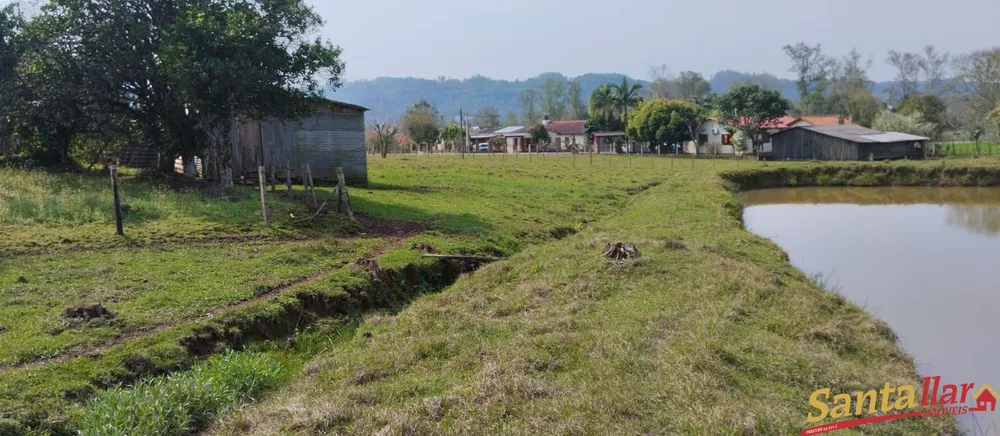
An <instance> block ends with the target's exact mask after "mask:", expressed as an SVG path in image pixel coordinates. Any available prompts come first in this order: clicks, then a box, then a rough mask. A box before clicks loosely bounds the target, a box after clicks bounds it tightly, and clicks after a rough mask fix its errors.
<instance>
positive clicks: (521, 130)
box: [493, 126, 528, 135]
mask: <svg viewBox="0 0 1000 436" xmlns="http://www.w3.org/2000/svg"><path fill="white" fill-rule="evenodd" d="M527 132H528V128H527V127H524V126H510V127H504V128H502V129H499V130H497V131H496V132H493V133H497V134H500V135H510V134H513V133H527Z"/></svg>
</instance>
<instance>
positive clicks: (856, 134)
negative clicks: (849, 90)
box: [774, 124, 930, 144]
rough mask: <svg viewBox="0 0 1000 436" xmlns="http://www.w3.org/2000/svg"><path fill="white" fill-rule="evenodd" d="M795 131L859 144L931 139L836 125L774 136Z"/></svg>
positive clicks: (814, 127) (849, 125) (806, 128)
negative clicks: (807, 131)
mask: <svg viewBox="0 0 1000 436" xmlns="http://www.w3.org/2000/svg"><path fill="white" fill-rule="evenodd" d="M795 129H805V130H810V131H813V132H816V133H819V134H821V135H826V136H831V137H834V138H840V139H846V140H848V141H851V142H857V143H859V144H887V143H893V142H908V141H929V140H930V138H925V137H923V136H917V135H911V134H908V133H899V132H883V131H880V130H873V129H869V128H867V127H862V126H859V125H856V124H834V125H829V126H800V127H795V128H792V129H788V130H783V131H781V132H778V133H775V134H774V136H777V135H781V134H784V133H785V132H789V131H792V130H795Z"/></svg>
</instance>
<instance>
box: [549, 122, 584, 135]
mask: <svg viewBox="0 0 1000 436" xmlns="http://www.w3.org/2000/svg"><path fill="white" fill-rule="evenodd" d="M586 124H587V120H569V121H552V122H550V123H548V124H546V125H545V129H546V130H548V131H550V132H554V133H555V134H557V135H582V134H583V131H584V126H585V125H586Z"/></svg>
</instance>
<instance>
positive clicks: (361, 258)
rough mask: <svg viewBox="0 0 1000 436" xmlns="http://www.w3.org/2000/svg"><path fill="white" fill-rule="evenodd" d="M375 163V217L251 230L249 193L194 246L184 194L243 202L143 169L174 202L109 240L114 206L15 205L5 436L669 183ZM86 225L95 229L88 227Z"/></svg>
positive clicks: (1, 370) (7, 231)
mask: <svg viewBox="0 0 1000 436" xmlns="http://www.w3.org/2000/svg"><path fill="white" fill-rule="evenodd" d="M623 163H624V162H623ZM373 167H374V168H373V177H372V180H373V183H372V184H371V185H370V186H369V187H368V188H367V189H357V188H356V189H353V190H352V199H353V201H354V206H355V208H356V210H357V211H358V212H360V213H361V214H363V215H362V216H363V219H362V224H361V227H359V228H356V227H351V226H345V225H343V224H344V222H345V221H344V220H343V219H340V218H338V217H335V216H330V217H326V218H324V219H323V220H321V222H318V223H310V224H307V225H297V224H295V223H294V221H293V220H292V219H288V220H286V221H285V222H284V223H279V224H278V225H277V226H276V228H274V229H265V228H263V227H258V226H256V225H254V224H252V222H253V221H254V220H257V219H259V218H258V211H256V210H252V209H253V207H256V203H255V202H254V201H253V200H252V199H247V200H236V202H237V204H239V202H242V201H246V202H247V203H246V204H245V205H244V206H245V207H246V210H240V211H230V212H228V213H232V215H227V217H226V219H222V220H220V221H218V222H216V221H213V219H209V218H206V220H207V221H206V222H207V223H208V225H205V226H203V227H200V228H201V229H202V230H204V232H203V233H201V234H200V236H199V237H198V238H193V239H192V238H189V237H188V235H189V232H187V230H190V229H189V228H188V229H186V228H185V227H184V226H185V223H186V222H187V221H186V219H183V218H184V214H182V213H180V212H177V211H179V210H181V209H182V208H183V207H189V206H186V205H183V203H186V202H189V201H196V202H204V203H205V205H203V206H204V207H213V206H216V205H219V204H223V205H225V204H228V203H230V202H233V201H234V200H232V199H225V198H219V199H216V198H206V197H204V195H203V194H202V193H201V191H197V190H194V191H185V190H181V191H175V190H173V188H165V189H166V190H165V191H163V192H160V190H161V189H164V188H161V187H158V186H156V185H151V184H148V183H147V182H145V181H143V180H141V179H138V178H137V179H134V180H132V181H131V182H130V183H131V184H132V185H131V188H130V189H131V190H133V192H132V193H131V194H129V195H132V196H138V195H140V194H141V193H148V194H150V195H162V196H165V197H164V198H159V199H157V201H161V200H162V201H165V202H166V204H161V205H160V206H158V207H161V208H164V210H167V211H170V210H173V211H174V212H170V213H163V214H160V215H159V216H157V217H155V218H149V219H148V220H147V221H144V222H131V223H130V222H129V221H128V220H126V223H127V224H126V229H128V232H129V235H130V239H127V240H125V241H121V240H118V239H115V238H114V236H113V235H112V234H109V233H110V231H111V229H110V228H108V226H107V225H106V224H107V223H106V222H105V221H104V220H106V219H107V217H106V216H104V215H98V216H96V217H93V216H90V215H86V216H84V215H79V216H77V215H65V214H64V215H58V214H57V215H54V216H66V217H67V218H65V219H67V220H69V221H66V222H60V221H58V220H55V219H56V218H54V216H53V215H37V216H36V219H32V220H28V219H21V220H19V221H16V222H15V221H14V220H13V219H12V218H10V216H9V215H8V218H7V220H8V221H6V224H7V225H6V226H5V227H3V229H2V231H3V233H4V234H3V236H4V237H5V238H4V240H5V244H8V245H7V246H6V247H11V249H10V250H9V251H8V252H13V253H14V256H13V257H6V256H5V258H4V259H2V260H0V301H2V302H3V303H4V305H3V306H4V307H5V309H3V311H2V312H0V327H2V328H0V341H2V342H3V344H4V347H3V351H2V354H0V361H2V362H3V363H0V433H21V432H24V431H27V430H29V429H36V430H39V431H42V432H56V433H61V432H70V431H72V430H73V429H74V428H77V427H78V426H79V425H82V424H80V422H79V421H78V420H68V417H69V416H71V415H72V414H73V411H74V410H75V409H76V408H78V407H80V405H83V404H85V403H86V402H88V401H90V400H91V399H92V398H94V396H95V395H97V394H100V393H101V392H104V391H105V390H107V389H109V388H113V387H115V386H117V385H119V384H121V383H125V384H129V383H133V382H136V381H140V380H144V379H146V378H148V377H151V376H157V375H160V374H166V373H172V372H175V371H178V370H183V369H185V368H187V367H189V366H190V365H192V364H195V363H197V362H198V361H200V360H201V359H202V358H204V357H206V356H209V355H212V354H214V353H217V352H219V351H221V350H223V349H225V348H226V347H237V348H239V347H243V346H245V345H246V344H249V343H252V342H253V341H256V340H268V339H280V338H284V337H287V336H289V335H291V334H293V333H294V332H296V331H298V330H300V329H302V328H307V327H308V326H310V325H313V324H315V323H317V321H320V320H322V319H326V318H330V317H333V319H341V320H345V319H350V318H352V317H355V316H358V315H359V314H362V313H364V312H365V311H368V310H372V309H379V308H382V309H393V310H396V309H398V308H399V307H402V306H403V305H405V304H406V303H407V302H408V301H409V300H410V299H412V298H414V297H415V296H417V295H420V294H421V293H423V292H427V291H434V290H436V289H439V288H440V287H442V286H444V285H447V284H449V283H450V282H451V281H453V280H454V278H455V277H456V275H457V274H458V273H459V272H461V270H462V268H463V266H462V265H455V264H452V263H447V262H446V263H442V262H437V261H431V260H427V259H422V258H421V254H422V253H423V252H424V251H426V250H433V251H437V252H444V253H469V254H489V255H498V256H505V255H509V254H512V253H515V252H517V251H519V250H521V249H522V248H523V247H525V246H528V245H532V244H538V243H543V242H545V241H551V240H555V239H557V238H560V237H564V236H566V235H569V234H572V233H574V232H576V231H578V230H579V229H581V228H583V227H585V226H586V225H588V223H591V222H593V221H594V220H596V219H598V218H600V217H603V216H607V215H609V214H611V213H614V212H615V211H616V210H618V209H619V208H620V207H622V206H624V205H625V204H627V203H628V201H630V199H631V198H633V197H634V195H635V194H636V193H637V192H640V191H641V190H642V189H645V188H646V187H647V186H648V184H649V182H651V181H653V180H655V179H656V178H657V177H658V176H657V175H656V174H655V173H654V172H652V171H636V172H632V173H622V172H617V171H615V168H614V167H612V168H608V169H606V170H602V171H593V172H583V171H581V172H579V173H576V172H569V171H564V172H561V173H555V174H553V173H552V171H550V168H548V167H545V166H535V167H527V168H517V167H512V168H510V171H509V172H507V173H501V172H495V171H496V170H497V168H496V165H494V164H493V163H491V162H488V161H483V160H477V161H472V160H471V159H470V161H469V162H468V166H466V167H462V166H458V165H456V163H455V162H448V161H438V162H424V163H421V162H410V161H407V160H406V159H399V160H396V159H393V160H392V161H386V162H380V163H375V164H374V165H373ZM619 167H620V166H619ZM5 175H7V176H10V177H17V178H38V179H40V180H48V181H52V180H56V181H58V180H63V181H65V184H66V185H67V186H70V185H72V186H77V185H79V186H87V185H88V184H89V185H92V188H94V189H97V188H98V186H100V184H101V183H103V177H101V176H96V175H95V176H86V175H82V176H81V175H66V174H47V173H34V172H8V173H6V174H5ZM136 177H138V176H136ZM78 178H79V179H80V180H76V179H78ZM5 183H7V184H8V185H10V186H15V185H16V184H17V182H15V181H9V180H8V181H6V182H5ZM60 189H64V190H61V191H59V192H60V193H61V194H59V195H61V196H62V201H61V202H60V203H59V204H58V206H59V207H58V208H56V207H54V208H53V210H60V208H65V209H68V210H73V209H74V208H75V206H72V205H74V204H77V203H81V202H86V201H85V200H81V199H79V198H77V197H79V196H83V197H89V196H92V195H95V196H99V194H94V193H93V192H92V190H90V189H77V190H75V191H73V192H68V191H66V190H65V189H69V188H60ZM7 192H11V191H7ZM327 193H328V191H327V190H323V189H321V190H320V192H319V194H320V195H325V194H327ZM104 194H105V195H106V194H107V193H106V192H105V193H104ZM269 195H270V197H272V200H269V201H271V202H272V204H278V205H281V204H286V205H287V207H288V208H289V209H295V210H308V207H307V206H305V205H303V204H301V201H302V198H300V197H299V198H297V197H287V196H285V195H284V194H280V193H275V194H269ZM42 196H43V195H42V194H40V193H37V192H35V193H24V194H22V198H40V197H42ZM170 198H174V200H170ZM102 201H103V200H102ZM171 201H176V202H177V204H174V205H171V204H170V202H171ZM251 204H252V205H253V207H251V206H250V205H251ZM199 207H201V206H199ZM241 207H243V206H241ZM105 212H106V211H105ZM175 212H176V214H174V213H175ZM298 215H299V217H301V216H302V213H299V214H298ZM74 217H75V218H74ZM88 217H89V218H88ZM53 220H55V221H53ZM74 220H77V221H74ZM88 220H90V221H88ZM215 224H218V225H219V226H221V227H215ZM88 225H93V226H96V227H94V228H87V227H86V226H88ZM240 226H250V227H247V228H242V231H241V230H240V229H239V227H240ZM161 227H167V228H172V227H177V228H179V229H181V230H179V231H177V233H172V234H171V235H170V236H163V235H161V234H160V233H158V231H157V230H155V229H158V228H161ZM80 228H84V229H83V230H81V229H80ZM97 228H100V230H96V229H97ZM234 231H235V232H236V233H231V232H234ZM79 232H83V233H93V235H91V236H93V237H92V238H79V236H80V235H81V234H82V233H79ZM60 238H62V239H60ZM37 240H52V241H58V244H57V245H50V244H47V243H46V244H41V243H36V242H35V241H37ZM25 241H27V242H25ZM5 251H6V249H5ZM365 259H376V260H377V262H378V263H377V265H380V267H378V268H373V267H372V266H371V265H373V264H371V263H370V262H367V261H366V260H365ZM89 303H102V304H103V306H104V307H106V308H107V309H109V310H111V311H112V312H114V315H113V316H110V317H103V316H100V317H96V318H94V319H79V320H78V319H74V318H73V317H71V316H67V315H66V314H67V311H66V309H69V308H72V307H75V306H78V305H87V304H89ZM8 345H9V346H8Z"/></svg>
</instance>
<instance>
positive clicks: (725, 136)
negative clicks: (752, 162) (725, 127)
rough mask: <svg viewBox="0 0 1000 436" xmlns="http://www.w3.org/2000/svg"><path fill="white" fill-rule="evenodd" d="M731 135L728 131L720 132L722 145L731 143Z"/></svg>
mask: <svg viewBox="0 0 1000 436" xmlns="http://www.w3.org/2000/svg"><path fill="white" fill-rule="evenodd" d="M731 137H732V135H730V134H728V133H723V134H722V145H733V142H732V139H731Z"/></svg>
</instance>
